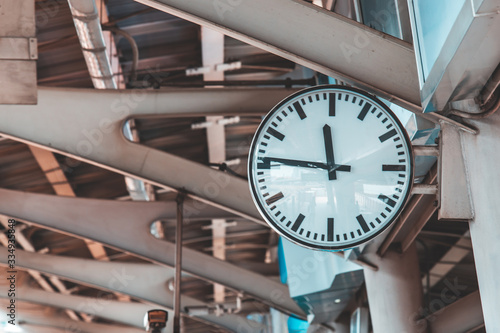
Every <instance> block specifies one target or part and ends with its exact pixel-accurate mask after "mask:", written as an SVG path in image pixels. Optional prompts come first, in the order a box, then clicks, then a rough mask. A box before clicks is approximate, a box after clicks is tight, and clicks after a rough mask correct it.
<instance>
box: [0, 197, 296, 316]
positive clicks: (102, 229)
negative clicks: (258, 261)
mask: <svg viewBox="0 0 500 333" xmlns="http://www.w3.org/2000/svg"><path fill="white" fill-rule="evenodd" d="M195 208H196V207H195ZM0 212H1V213H2V214H5V215H8V216H13V217H16V218H19V219H20V220H26V221H30V222H32V223H34V224H37V225H40V226H44V227H48V228H52V229H56V230H59V231H61V232H64V233H69V234H72V235H76V236H77V237H83V238H89V239H92V240H94V241H97V242H100V243H102V244H105V245H107V246H110V247H112V248H116V249H118V250H122V251H126V252H128V253H131V254H134V255H137V256H139V257H142V258H146V259H148V260H151V261H153V262H156V263H160V264H163V265H167V266H170V267H173V266H174V261H175V255H174V254H175V244H173V243H170V242H167V241H163V240H159V239H156V238H154V237H153V236H152V235H151V234H150V231H149V230H150V224H151V223H152V222H153V221H156V220H160V219H162V217H163V215H164V213H168V210H167V209H166V208H165V203H163V202H123V201H113V200H96V199H80V198H68V197H59V196H51V195H43V194H32V193H24V192H16V191H10V190H4V189H0ZM195 215H196V212H195V211H187V210H185V216H186V218H189V217H190V216H195ZM117 230H119V231H120V232H116V231H117ZM182 261H183V269H184V271H185V272H187V273H190V274H192V275H195V276H199V277H201V278H204V279H206V280H209V281H212V282H216V283H220V284H223V285H225V286H226V287H228V288H231V289H233V290H236V291H240V292H244V293H245V294H248V295H252V296H253V297H255V298H257V299H259V300H261V301H263V302H265V303H267V304H269V305H270V306H273V307H274V308H276V309H279V310H281V311H284V312H287V313H294V314H297V315H299V316H303V312H302V310H301V309H300V308H299V307H298V306H297V304H296V303H295V302H294V301H293V300H292V299H291V298H290V297H289V296H288V295H289V294H288V288H287V287H286V286H285V285H282V284H281V283H279V282H276V281H274V280H271V279H268V278H265V277H264V276H262V275H259V274H255V273H253V272H250V271H248V270H245V269H242V268H239V267H238V266H235V265H233V264H231V263H228V262H225V261H221V260H218V259H215V258H213V257H212V256H209V255H205V254H202V253H199V252H196V251H194V250H191V249H188V248H185V249H183V259H182Z"/></svg>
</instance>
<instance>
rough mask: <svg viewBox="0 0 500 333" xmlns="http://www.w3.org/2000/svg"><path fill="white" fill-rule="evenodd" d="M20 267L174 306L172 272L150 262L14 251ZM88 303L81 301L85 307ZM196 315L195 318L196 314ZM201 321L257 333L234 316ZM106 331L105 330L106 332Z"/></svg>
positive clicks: (185, 301)
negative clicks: (141, 262) (171, 288)
mask: <svg viewBox="0 0 500 333" xmlns="http://www.w3.org/2000/svg"><path fill="white" fill-rule="evenodd" d="M6 258H7V249H5V248H0V264H3V265H6V264H7V259H6ZM16 258H17V261H18V265H17V267H18V268H19V269H33V270H37V271H41V272H44V273H46V274H53V275H57V276H59V277H60V278H64V279H68V280H70V281H74V282H77V283H82V284H85V285H91V286H94V287H98V288H100V289H104V290H109V291H113V292H120V293H124V294H127V295H129V296H131V297H133V298H138V299H141V300H143V301H145V302H148V303H151V304H153V306H155V305H156V306H161V307H166V308H169V309H172V308H173V294H172V292H171V291H170V290H168V286H167V283H166V282H167V281H168V280H170V279H172V278H173V276H174V271H173V270H172V269H168V268H165V267H161V266H157V265H153V264H135V263H119V262H102V261H96V260H89V259H79V258H71V257H62V256H54V255H48V254H39V253H29V252H25V251H23V250H16ZM181 302H182V305H183V306H205V305H206V304H205V303H203V302H200V301H197V300H195V299H192V298H190V297H186V296H183V297H182V300H181ZM86 306H87V305H86V304H82V307H83V308H84V309H85V307H86ZM197 318H198V317H197ZM199 318H200V320H203V321H206V322H210V323H213V324H215V325H217V326H221V327H224V328H226V329H229V330H232V331H238V330H242V331H243V329H247V330H248V332H255V333H258V332H260V329H261V328H262V327H261V326H260V325H259V324H257V323H255V324H254V323H253V322H250V321H248V320H247V319H245V318H243V317H239V316H236V315H225V316H220V317H217V316H215V315H206V316H200V317H199ZM106 332H107V331H106Z"/></svg>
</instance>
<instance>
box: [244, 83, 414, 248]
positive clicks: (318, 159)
mask: <svg viewBox="0 0 500 333" xmlns="http://www.w3.org/2000/svg"><path fill="white" fill-rule="evenodd" d="M248 174H249V184H250V189H251V192H252V196H253V199H254V201H255V203H256V205H257V208H258V209H259V211H260V213H261V214H262V216H263V217H264V219H265V220H266V222H267V223H268V224H269V225H270V226H271V227H272V228H273V229H274V230H276V231H277V232H278V233H279V234H281V235H282V236H284V237H285V238H287V239H288V240H290V241H292V242H294V243H296V244H299V245H302V246H304V247H307V248H311V249H316V250H343V249H348V248H352V247H355V246H357V245H359V244H361V243H364V242H367V241H369V240H371V239H373V238H374V237H375V236H377V235H378V234H380V233H381V232H382V231H383V230H385V229H386V228H387V227H388V226H389V225H390V224H391V223H392V222H393V221H394V220H395V218H396V217H397V216H398V215H399V213H400V212H401V210H402V209H403V206H404V204H405V202H406V200H407V199H408V197H409V194H410V191H411V186H412V184H413V154H412V149H411V143H410V140H409V138H408V135H407V133H406V130H405V129H404V127H403V126H402V125H401V123H400V122H399V121H398V119H397V118H396V116H395V115H394V114H393V113H392V111H391V110H390V109H389V108H388V107H387V106H386V105H384V104H383V103H382V102H381V101H380V100H378V99H377V98H376V97H374V96H372V95H369V94H368V93H366V92H363V91H361V90H358V89H354V88H350V87H345V86H334V85H326V86H317V87H312V88H307V89H304V90H302V91H299V92H297V93H295V94H293V95H291V96H289V97H287V98H286V99H285V100H283V101H282V102H280V103H279V104H278V105H276V106H275V107H274V108H273V109H272V110H271V112H269V114H268V115H267V116H266V117H265V119H264V120H263V121H262V123H261V124H260V126H259V128H258V130H257V132H256V134H255V136H254V139H253V142H252V145H251V147H250V155H249V162H248Z"/></svg>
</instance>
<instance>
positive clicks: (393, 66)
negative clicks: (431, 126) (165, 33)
mask: <svg viewBox="0 0 500 333" xmlns="http://www.w3.org/2000/svg"><path fill="white" fill-rule="evenodd" d="M136 1H137V2H140V3H143V4H145V5H148V6H151V7H153V8H156V9H158V10H162V11H164V12H167V13H169V14H172V15H175V16H178V17H180V18H183V19H185V20H188V21H191V22H194V23H197V24H199V25H201V26H206V27H210V28H211V29H214V30H216V31H219V32H221V33H224V34H225V35H228V36H231V37H233V38H236V39H239V40H241V41H243V42H246V43H248V44H251V45H254V46H257V47H259V48H261V49H264V50H266V51H268V52H271V53H274V54H276V55H279V56H281V57H283V58H286V59H289V60H291V61H293V62H295V63H298V64H301V65H304V66H306V67H309V68H311V69H313V70H316V71H318V72H321V73H323V74H326V75H329V76H333V77H336V78H338V79H340V80H342V81H344V82H348V83H350V84H353V85H355V86H358V87H360V88H364V89H366V90H368V91H370V92H372V93H374V94H377V95H379V96H382V97H384V98H388V99H389V100H391V101H393V102H395V103H397V104H399V105H401V106H403V107H406V108H408V109H411V110H414V111H416V110H419V105H420V90H419V81H418V75H417V66H416V61H415V54H414V52H413V47H412V45H411V44H409V43H407V42H404V41H402V40H399V39H397V38H394V37H392V36H389V35H387V34H384V33H381V32H379V31H376V30H374V29H371V28H369V27H367V26H364V25H362V24H360V23H357V22H355V21H352V20H350V19H348V18H345V17H343V16H341V15H339V14H336V13H333V12H330V11H327V10H324V9H321V8H319V7H317V6H314V5H311V4H307V3H306V2H305V1H301V0H273V3H272V5H269V2H268V1H267V0H253V1H243V0H234V1H222V0H215V1H205V0H193V1H183V0H136ZM263 9H265V10H263Z"/></svg>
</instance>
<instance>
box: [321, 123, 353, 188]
mask: <svg viewBox="0 0 500 333" xmlns="http://www.w3.org/2000/svg"><path fill="white" fill-rule="evenodd" d="M323 139H324V141H325V152H326V164H327V165H328V167H329V168H328V179H329V180H334V179H337V171H345V172H350V171H351V166H350V165H343V164H335V157H334V154H333V138H332V129H331V127H330V126H328V125H325V126H323Z"/></svg>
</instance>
